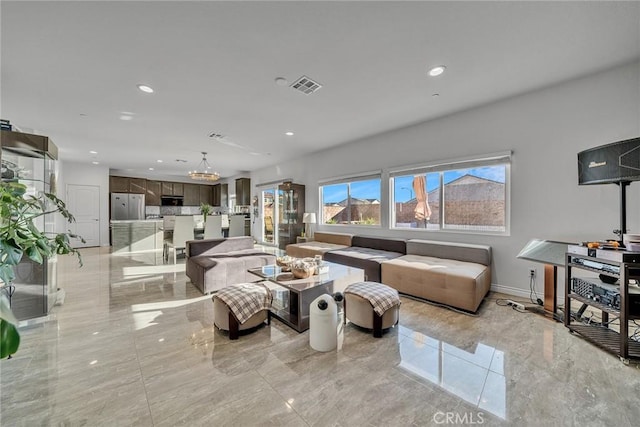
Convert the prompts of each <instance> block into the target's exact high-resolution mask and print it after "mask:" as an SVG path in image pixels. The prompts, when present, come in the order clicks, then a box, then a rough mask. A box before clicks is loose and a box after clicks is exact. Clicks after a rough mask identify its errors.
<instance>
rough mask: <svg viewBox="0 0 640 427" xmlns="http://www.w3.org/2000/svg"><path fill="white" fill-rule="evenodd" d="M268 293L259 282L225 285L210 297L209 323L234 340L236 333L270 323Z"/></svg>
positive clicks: (269, 297)
mask: <svg viewBox="0 0 640 427" xmlns="http://www.w3.org/2000/svg"><path fill="white" fill-rule="evenodd" d="M272 298H273V297H272V295H271V291H269V289H268V288H267V287H266V286H264V285H262V284H260V283H241V284H237V285H231V286H227V287H225V288H222V289H221V290H219V291H218V292H217V293H216V294H215V295H214V296H213V323H214V324H215V325H216V326H217V327H218V329H221V330H223V331H229V339H231V340H237V339H238V336H239V332H240V331H244V330H247V329H251V328H255V327H257V326H259V325H260V324H261V323H263V322H264V321H265V320H266V321H267V324H271V301H272Z"/></svg>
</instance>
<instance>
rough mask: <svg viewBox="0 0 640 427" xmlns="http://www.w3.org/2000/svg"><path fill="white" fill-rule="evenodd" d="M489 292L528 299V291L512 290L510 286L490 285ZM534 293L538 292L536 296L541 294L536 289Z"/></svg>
mask: <svg viewBox="0 0 640 427" xmlns="http://www.w3.org/2000/svg"><path fill="white" fill-rule="evenodd" d="M491 290H492V291H493V292H500V293H501V294H507V295H513V296H516V297H521V298H527V299H529V289H522V288H514V287H512V286H504V285H498V284H495V283H492V284H491ZM536 292H538V295H542V294H543V293H542V291H539V290H537V289H536Z"/></svg>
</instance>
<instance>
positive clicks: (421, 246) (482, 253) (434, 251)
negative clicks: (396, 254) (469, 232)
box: [406, 239, 491, 265]
mask: <svg viewBox="0 0 640 427" xmlns="http://www.w3.org/2000/svg"><path fill="white" fill-rule="evenodd" d="M406 253H407V254H410V255H423V256H429V257H436V258H445V259H453V260H458V261H464V262H474V263H477V264H482V265H491V246H485V245H472V244H468V243H451V242H438V241H434V240H419V239H411V240H409V241H407V252H406Z"/></svg>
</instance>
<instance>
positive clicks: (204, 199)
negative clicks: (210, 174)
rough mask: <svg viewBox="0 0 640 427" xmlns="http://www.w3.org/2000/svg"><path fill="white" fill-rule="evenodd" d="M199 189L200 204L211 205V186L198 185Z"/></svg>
mask: <svg viewBox="0 0 640 427" xmlns="http://www.w3.org/2000/svg"><path fill="white" fill-rule="evenodd" d="M198 187H200V203H206V204H208V205H213V187H212V186H211V185H199V186H198Z"/></svg>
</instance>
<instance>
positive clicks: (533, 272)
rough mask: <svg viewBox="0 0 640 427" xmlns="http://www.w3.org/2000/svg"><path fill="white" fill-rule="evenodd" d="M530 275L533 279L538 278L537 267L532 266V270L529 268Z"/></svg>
mask: <svg viewBox="0 0 640 427" xmlns="http://www.w3.org/2000/svg"><path fill="white" fill-rule="evenodd" d="M529 277H530V278H532V279H535V278H536V269H535V268H532V269H531V270H529Z"/></svg>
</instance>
